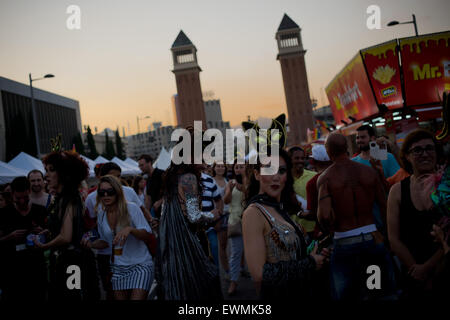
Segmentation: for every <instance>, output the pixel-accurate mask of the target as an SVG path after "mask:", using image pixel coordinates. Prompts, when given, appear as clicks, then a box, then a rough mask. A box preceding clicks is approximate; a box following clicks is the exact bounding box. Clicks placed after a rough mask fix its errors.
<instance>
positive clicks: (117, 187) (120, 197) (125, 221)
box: [95, 175, 131, 228]
mask: <svg viewBox="0 0 450 320" xmlns="http://www.w3.org/2000/svg"><path fill="white" fill-rule="evenodd" d="M102 182H106V183H109V184H110V185H111V187H112V188H113V189H114V191H115V192H116V201H117V211H118V215H117V226H116V227H119V226H120V227H122V228H124V227H127V226H129V225H130V224H131V223H130V214H129V212H128V206H127V201H126V199H125V195H124V193H123V189H122V185H121V183H120V180H119V179H118V178H116V177H114V176H112V175H107V176H104V177H101V178H100V181H99V183H98V189H100V185H101V184H102ZM98 189H97V190H98ZM100 204H101V199H100V195H99V194H98V192H97V202H96V204H95V211H97V208H98V206H99V205H100ZM102 206H103V204H102Z"/></svg>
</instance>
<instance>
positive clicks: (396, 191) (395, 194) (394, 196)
mask: <svg viewBox="0 0 450 320" xmlns="http://www.w3.org/2000/svg"><path fill="white" fill-rule="evenodd" d="M401 188H402V186H401V183H400V182H397V183H396V184H394V185H393V186H392V187H391V189H390V190H389V199H391V200H394V201H400V197H401V193H402V190H401Z"/></svg>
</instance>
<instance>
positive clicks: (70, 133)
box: [0, 77, 82, 161]
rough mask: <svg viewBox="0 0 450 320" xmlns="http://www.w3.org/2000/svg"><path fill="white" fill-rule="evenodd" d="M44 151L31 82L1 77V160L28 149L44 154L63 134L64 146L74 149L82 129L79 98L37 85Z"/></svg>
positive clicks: (35, 90) (36, 97)
mask: <svg viewBox="0 0 450 320" xmlns="http://www.w3.org/2000/svg"><path fill="white" fill-rule="evenodd" d="M33 93H34V101H35V106H36V122H37V129H38V130H37V131H38V135H39V147H40V150H41V154H40V155H37V148H36V136H35V131H34V122H33V112H32V109H31V92H30V86H29V85H25V84H23V83H20V82H16V81H13V80H10V79H6V78H3V77H0V160H2V161H9V160H11V159H12V158H14V157H15V156H16V155H17V154H18V153H20V152H21V151H24V152H26V153H28V154H30V155H32V156H39V157H40V156H42V155H45V154H47V153H49V152H50V151H51V144H50V139H51V138H55V137H56V136H57V135H58V134H61V135H62V147H63V148H64V149H72V144H73V139H74V138H75V137H76V135H78V134H79V133H81V128H82V126H81V116H80V106H79V103H78V101H76V100H73V99H70V98H67V97H63V96H60V95H57V94H54V93H51V92H48V91H44V90H40V89H37V88H34V87H33Z"/></svg>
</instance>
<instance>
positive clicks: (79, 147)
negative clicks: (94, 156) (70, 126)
mask: <svg viewBox="0 0 450 320" xmlns="http://www.w3.org/2000/svg"><path fill="white" fill-rule="evenodd" d="M72 144H74V145H75V149H76V151H77V152H78V153H79V154H82V155H86V153H85V151H84V144H83V139H81V134H80V133H79V132H78V133H77V134H76V136H74V137H73V139H72Z"/></svg>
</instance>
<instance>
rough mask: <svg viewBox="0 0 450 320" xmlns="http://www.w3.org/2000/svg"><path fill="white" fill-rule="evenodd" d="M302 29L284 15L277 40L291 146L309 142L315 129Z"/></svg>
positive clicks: (289, 143)
mask: <svg viewBox="0 0 450 320" xmlns="http://www.w3.org/2000/svg"><path fill="white" fill-rule="evenodd" d="M300 31H301V29H300V27H299V26H298V25H297V24H296V23H295V22H294V21H293V20H292V19H291V18H289V16H288V15H286V14H285V15H284V17H283V20H282V21H281V24H280V26H279V28H278V31H277V33H276V36H275V39H276V40H277V43H278V56H277V60H279V61H280V64H281V73H282V76H283V84H284V93H285V96H286V105H287V111H288V121H289V124H290V126H289V133H288V145H300V144H301V143H303V142H306V141H307V139H308V137H307V129H308V128H309V129H311V130H312V129H313V128H314V122H313V112H312V104H311V98H310V95H309V87H308V78H307V75H306V65H305V53H306V50H304V49H303V44H302V38H301V35H300Z"/></svg>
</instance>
